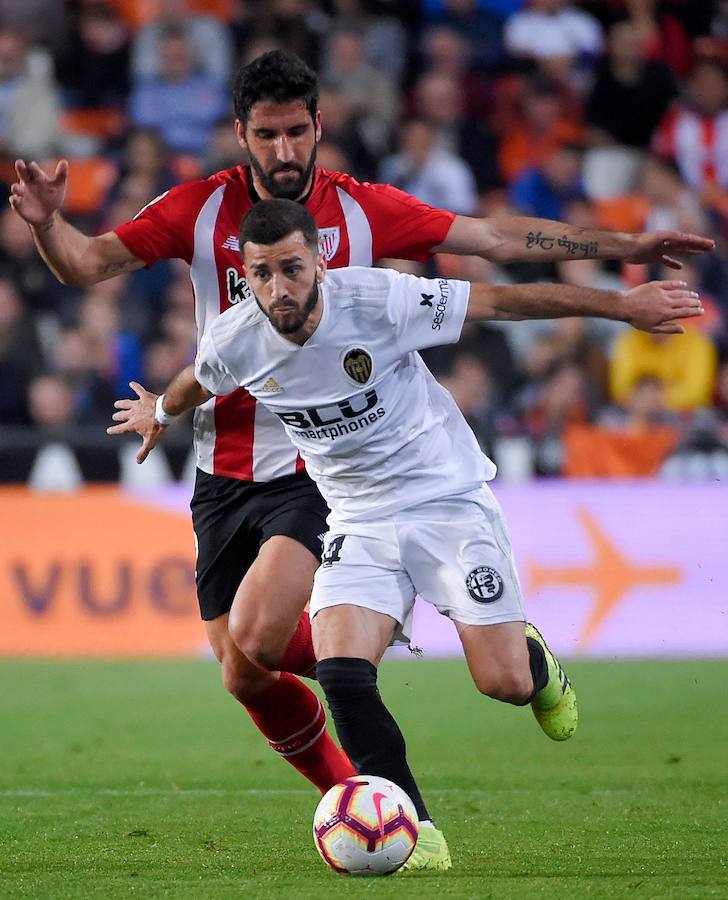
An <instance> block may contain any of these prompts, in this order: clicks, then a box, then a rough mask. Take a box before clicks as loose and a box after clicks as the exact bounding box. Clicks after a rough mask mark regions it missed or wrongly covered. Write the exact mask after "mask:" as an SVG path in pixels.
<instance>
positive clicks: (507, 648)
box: [456, 622, 578, 741]
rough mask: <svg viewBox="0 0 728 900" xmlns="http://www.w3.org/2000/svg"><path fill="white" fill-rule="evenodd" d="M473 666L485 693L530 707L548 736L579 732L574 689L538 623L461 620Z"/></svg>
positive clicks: (563, 737) (557, 737)
mask: <svg viewBox="0 0 728 900" xmlns="http://www.w3.org/2000/svg"><path fill="white" fill-rule="evenodd" d="M456 626H457V629H458V634H459V635H460V640H461V641H462V644H463V650H464V651H465V658H466V660H467V662H468V668H469V669H470V673H471V675H472V676H473V681H474V682H475V685H476V687H477V688H478V690H479V691H481V693H483V694H486V695H487V696H489V697H494V698H495V699H496V700H503V701H504V702H506V703H513V704H515V705H516V706H523V705H525V704H526V703H530V704H531V708H532V709H533V713H534V715H535V717H536V720H537V721H538V723H539V725H540V726H541V728H542V729H543V730H544V732H545V733H546V734H547V735H548V737H550V738H551V739H552V740H555V741H565V740H566V739H567V738H570V737H571V735H572V734H573V733H574V731H576V726H577V723H578V711H577V707H576V695H575V693H574V689H573V688H572V686H571V683H570V682H569V679H568V678H567V677H566V674H565V673H564V671H563V669H562V668H561V665H560V663H559V661H558V660H557V659H556V657H555V656H554V655H553V653H552V652H551V651H550V650H549V648H548V646H547V644H546V642H545V641H544V639H543V638H542V637H541V635H540V634H539V632H538V631H537V630H536V629H535V628H534V626H533V625H530V624H528V623H524V622H505V623H500V624H496V625H463V624H461V623H457V622H456Z"/></svg>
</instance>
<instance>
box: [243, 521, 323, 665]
mask: <svg viewBox="0 0 728 900" xmlns="http://www.w3.org/2000/svg"><path fill="white" fill-rule="evenodd" d="M318 566H319V561H318V559H317V558H316V557H315V556H314V555H313V553H311V551H310V550H308V549H307V548H306V547H304V546H303V544H301V543H300V542H299V541H296V540H294V539H293V538H290V537H286V536H284V535H274V536H273V537H271V538H269V539H268V540H267V541H266V542H265V543H264V544H263V546H262V547H261V548H260V551H259V552H258V558H257V559H256V560H255V562H254V563H253V565H252V566H251V567H250V568H249V569H248V571H247V573H246V575H245V577H244V578H243V581H242V583H241V585H240V587H239V588H238V591H237V593H236V595H235V599H234V601H233V605H232V608H231V610H230V621H229V626H228V627H229V629H230V635H231V636H232V639H233V641H234V642H235V644H236V646H237V647H238V649H239V650H241V651H242V652H243V653H244V654H245V655H246V656H247V657H248V658H249V659H251V660H253V662H255V663H257V664H258V665H259V666H261V667H263V668H267V669H272V670H276V669H283V670H285V671H287V672H295V673H296V674H299V675H304V674H308V672H309V671H311V670H312V669H313V668H314V666H315V664H316V659H315V656H314V653H313V645H312V642H311V634H310V624H309V621H308V614H307V613H304V609H305V607H306V604H307V603H308V600H309V597H310V596H311V587H312V585H313V576H314V572H315V571H316V569H317V568H318Z"/></svg>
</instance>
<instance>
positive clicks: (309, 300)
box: [255, 277, 319, 334]
mask: <svg viewBox="0 0 728 900" xmlns="http://www.w3.org/2000/svg"><path fill="white" fill-rule="evenodd" d="M318 300H319V286H318V280H317V279H316V278H315V277H314V280H313V286H312V287H311V290H310V291H309V292H308V296H307V297H306V302H305V303H304V304H303V307H302V309H301V311H300V312H299V314H298V315H297V316H291V317H290V318H289V319H288V320H287V321H285V322H283V321H281V319H280V318H279V316H278V315H277V314H276V310H275V309H273V308H271V309H270V310H265V309H263V305H262V304H261V302H260V300H258V298H257V297H256V298H255V302H256V303H257V304H258V306H259V307H260V308H261V310H263V313H265V315H266V316H267V317H268V320H269V321H270V323H271V325H272V326H273V327H274V328H275V330H276V331H277V332H278V334H295V332H297V331H299V330H300V329H301V328H303V326H304V325H305V324H306V320H307V319H308V317H309V316H310V315H311V313H312V312H313V310H314V309H315V308H316V304H317V303H318Z"/></svg>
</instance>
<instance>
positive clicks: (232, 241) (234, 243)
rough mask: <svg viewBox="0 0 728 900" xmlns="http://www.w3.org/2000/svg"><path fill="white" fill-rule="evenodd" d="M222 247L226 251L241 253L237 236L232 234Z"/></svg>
mask: <svg viewBox="0 0 728 900" xmlns="http://www.w3.org/2000/svg"><path fill="white" fill-rule="evenodd" d="M222 245H223V247H224V248H225V249H226V250H237V251H238V252H240V241H239V240H238V236H237V234H231V235H230V237H227V238H225V240H224V241H223V242H222Z"/></svg>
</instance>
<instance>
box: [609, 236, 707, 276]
mask: <svg viewBox="0 0 728 900" xmlns="http://www.w3.org/2000/svg"><path fill="white" fill-rule="evenodd" d="M634 240H635V244H636V248H637V249H636V252H635V253H633V254H632V256H630V257H628V258H627V260H626V261H627V262H630V263H662V265H664V266H667V267H668V268H670V269H682V263H681V262H680V260H679V259H676V258H675V257H676V256H698V255H699V254H701V253H707V252H708V251H710V250H714V249H715V241H714V240H711V239H710V238H705V237H700V235H697V234H685V233H683V232H681V231H653V232H651V233H647V234H636V235H634Z"/></svg>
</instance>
